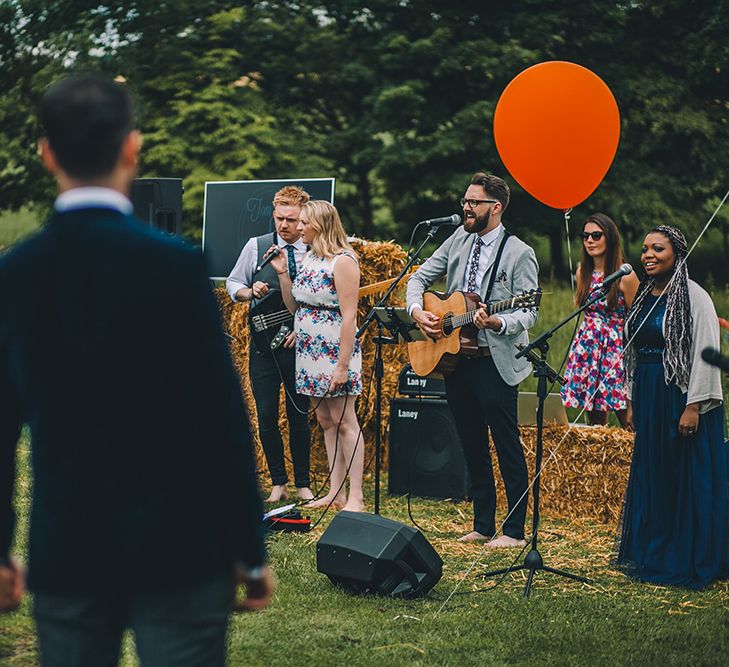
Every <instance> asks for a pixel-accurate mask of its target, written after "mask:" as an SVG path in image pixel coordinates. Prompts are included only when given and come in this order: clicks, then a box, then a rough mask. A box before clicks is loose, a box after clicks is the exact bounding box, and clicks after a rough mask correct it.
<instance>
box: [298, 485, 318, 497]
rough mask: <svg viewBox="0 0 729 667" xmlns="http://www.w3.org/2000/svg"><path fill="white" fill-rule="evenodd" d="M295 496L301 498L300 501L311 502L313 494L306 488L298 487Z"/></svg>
mask: <svg viewBox="0 0 729 667" xmlns="http://www.w3.org/2000/svg"><path fill="white" fill-rule="evenodd" d="M296 495H297V496H298V497H299V498H301V500H311V499H312V498H313V497H314V494H313V493H312V492H311V489H310V488H309V487H308V486H301V487H298V488H297V489H296Z"/></svg>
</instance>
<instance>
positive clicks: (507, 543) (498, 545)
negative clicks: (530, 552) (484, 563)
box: [486, 535, 526, 549]
mask: <svg viewBox="0 0 729 667" xmlns="http://www.w3.org/2000/svg"><path fill="white" fill-rule="evenodd" d="M525 544H526V542H525V541H524V540H517V539H516V538H515V537H509V536H508V535H501V537H497V538H496V539H495V540H491V541H490V542H487V543H486V546H487V547H489V548H490V549H505V548H509V547H523V546H524V545H525Z"/></svg>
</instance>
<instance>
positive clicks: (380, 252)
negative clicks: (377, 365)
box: [216, 241, 633, 525]
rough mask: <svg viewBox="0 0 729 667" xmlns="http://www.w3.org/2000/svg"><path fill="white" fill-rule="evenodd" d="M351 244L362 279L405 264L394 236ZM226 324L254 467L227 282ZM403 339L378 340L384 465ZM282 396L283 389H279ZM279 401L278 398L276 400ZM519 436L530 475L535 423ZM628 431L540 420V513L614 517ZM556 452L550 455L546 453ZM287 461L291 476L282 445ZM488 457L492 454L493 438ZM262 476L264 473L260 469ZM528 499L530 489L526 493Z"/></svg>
mask: <svg viewBox="0 0 729 667" xmlns="http://www.w3.org/2000/svg"><path fill="white" fill-rule="evenodd" d="M353 246H354V248H355V250H356V252H357V254H358V255H359V259H360V270H361V276H362V277H361V285H362V286H366V285H371V284H373V283H377V282H380V281H383V280H387V279H391V278H394V277H395V276H397V275H398V273H399V272H400V270H401V269H402V267H403V266H404V265H405V261H406V254H405V252H404V250H403V249H402V248H401V247H400V246H399V245H397V244H395V243H393V242H385V241H377V242H366V241H355V242H354V243H353ZM404 282H405V281H403V284H402V286H401V287H400V288H399V289H398V290H396V291H395V293H394V294H393V295H392V296H391V298H390V300H389V304H390V305H404ZM386 289H387V286H386V285H385V286H383V287H382V288H381V289H379V290H378V291H377V292H376V293H375V294H370V295H367V296H363V297H362V298H360V302H359V312H358V319H359V322H360V323H361V322H362V321H363V320H364V317H365V316H366V314H367V313H368V312H369V311H370V309H371V308H372V307H373V306H374V305H375V303H376V302H377V300H378V299H379V298H380V297H381V296H382V294H383V293H384V291H385V290H386ZM216 296H217V297H218V301H219V303H220V310H221V315H222V319H223V324H224V327H225V331H226V332H227V333H228V334H229V335H230V336H231V338H230V350H231V354H232V357H233V362H234V364H235V368H236V370H237V372H238V374H239V376H240V378H241V386H242V390H243V394H244V396H245V399H246V401H245V402H246V406H247V410H248V415H249V419H250V422H251V424H252V425H253V428H252V431H253V435H254V439H255V441H256V451H257V459H258V466H259V470H261V471H265V470H266V463H265V459H264V457H263V451H262V449H261V446H260V441H259V439H258V434H257V430H256V428H255V424H257V416H256V407H255V402H254V400H253V393H252V390H251V385H250V379H249V376H248V353H249V340H248V339H249V335H248V304H247V303H233V302H231V300H230V298H229V297H228V295H227V294H226V293H225V290H223V289H222V288H219V289H217V290H216ZM375 334H376V326H375V325H374V324H372V325H370V327H369V329H368V330H367V332H366V333H365V334H364V335H363V336H362V339H361V344H362V376H363V378H362V379H363V385H364V390H363V394H362V396H360V397H359V399H358V400H357V415H358V418H359V421H360V425H361V426H362V432H363V436H364V441H365V465H366V470H367V472H368V473H370V474H371V473H373V472H374V443H375V435H376V419H375V414H376V404H375V378H374V375H373V372H372V370H373V366H374V356H375V345H374V343H373V336H374V335H375ZM407 360H408V358H407V346H406V345H386V346H383V362H384V376H383V379H382V396H383V401H382V432H381V437H382V443H383V447H382V466H383V468H384V469H386V468H387V450H388V447H387V435H388V423H389V412H390V399H391V398H392V397H393V396H395V395H396V393H397V379H398V375H399V373H400V370H401V369H402V367H403V366H404V365H405V364H406V363H407ZM282 399H283V392H282ZM281 406H282V407H283V400H282V401H281ZM310 423H311V426H312V457H311V459H312V470H313V472H314V474H315V476H316V477H318V478H319V479H320V480H322V479H323V478H324V477H325V476H326V473H327V460H326V452H325V449H324V442H323V438H322V434H321V430H320V429H319V428H318V426H317V425H316V418H315V416H314V414H313V412H312V413H310ZM279 426H280V428H281V431H282V433H283V437H284V442H288V424H287V421H286V416H285V410H283V409H282V411H281V414H280V418H279ZM521 437H522V442H523V443H524V450H525V453H526V458H527V465H528V469H529V478H530V480H531V479H532V477H533V474H534V458H535V452H536V427H534V426H523V427H521ZM632 442H633V438H632V435H631V434H629V433H627V432H625V431H623V430H620V429H613V428H605V427H582V428H576V427H567V426H545V429H544V455H543V461H544V462H545V463H546V465H545V467H544V470H543V473H542V475H541V487H540V490H541V496H540V510H541V512H542V513H544V514H545V515H549V516H554V517H557V516H559V517H566V518H571V519H579V518H588V517H589V518H592V519H596V520H598V521H601V522H603V523H608V524H613V525H614V524H616V523H617V521H618V519H619V516H620V511H621V507H622V501H623V494H624V491H625V485H626V482H627V478H628V472H629V469H630V457H631V454H632ZM552 454H554V455H553V456H551V455H552ZM286 457H287V461H286V465H287V468H288V469H289V477H290V478H291V479H293V474H292V471H291V462H290V460H289V454H288V448H287V447H286ZM492 458H493V460H494V462H496V461H497V458H496V456H495V452H494V451H493V445H492ZM264 477H267V476H264ZM496 477H497V493H498V502H499V508H500V509H504V508H505V507H506V500H505V495H504V489H503V484H502V482H501V478H500V475H497V476H496ZM530 503H531V496H530Z"/></svg>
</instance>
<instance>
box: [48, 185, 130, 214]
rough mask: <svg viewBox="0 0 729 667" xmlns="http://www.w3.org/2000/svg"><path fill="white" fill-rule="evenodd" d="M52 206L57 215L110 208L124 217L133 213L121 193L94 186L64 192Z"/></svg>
mask: <svg viewBox="0 0 729 667" xmlns="http://www.w3.org/2000/svg"><path fill="white" fill-rule="evenodd" d="M53 206H54V208H55V209H56V211H58V212H59V213H63V212H65V211H75V210H77V209H81V208H110V209H113V210H115V211H119V212H120V213H124V214H125V215H131V214H132V213H133V212H134V207H133V206H132V202H131V201H129V198H128V197H125V196H124V195H123V194H122V193H121V192H119V191H117V190H112V189H111V188H101V187H96V186H94V187H92V186H89V187H80V188H73V189H72V190H66V191H65V192H62V193H61V194H60V195H58V197H56V202H55V204H54V205H53Z"/></svg>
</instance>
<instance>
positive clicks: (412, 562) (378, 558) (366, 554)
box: [316, 511, 443, 599]
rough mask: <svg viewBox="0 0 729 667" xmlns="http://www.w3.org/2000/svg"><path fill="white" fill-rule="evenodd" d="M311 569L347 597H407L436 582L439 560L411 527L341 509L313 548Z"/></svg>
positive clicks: (426, 590)
mask: <svg viewBox="0 0 729 667" xmlns="http://www.w3.org/2000/svg"><path fill="white" fill-rule="evenodd" d="M316 569H317V572H321V573H322V574H325V575H326V576H327V577H329V580H330V581H331V582H332V583H333V584H336V585H339V586H342V587H343V588H345V589H346V590H348V591H349V592H350V593H354V594H358V595H363V594H367V593H372V594H379V595H386V596H390V597H396V598H406V599H410V598H416V597H419V596H421V595H425V593H427V592H428V591H429V590H430V589H431V588H433V586H435V584H437V583H438V581H439V580H440V578H441V576H442V574H443V561H442V560H441V558H440V556H439V555H438V554H437V553H436V551H435V549H433V547H432V546H431V545H430V542H428V540H426V539H425V537H423V534H422V533H421V532H420V531H418V530H415V528H411V527H410V526H406V525H404V524H402V523H398V522H397V521H392V520H390V519H385V518H384V517H381V516H379V515H377V514H365V513H363V512H346V511H342V512H339V514H337V516H335V517H334V519H332V522H331V523H330V524H329V527H328V528H327V529H326V530H325V531H324V534H323V535H322V536H321V539H320V540H319V542H318V543H317V545H316Z"/></svg>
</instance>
